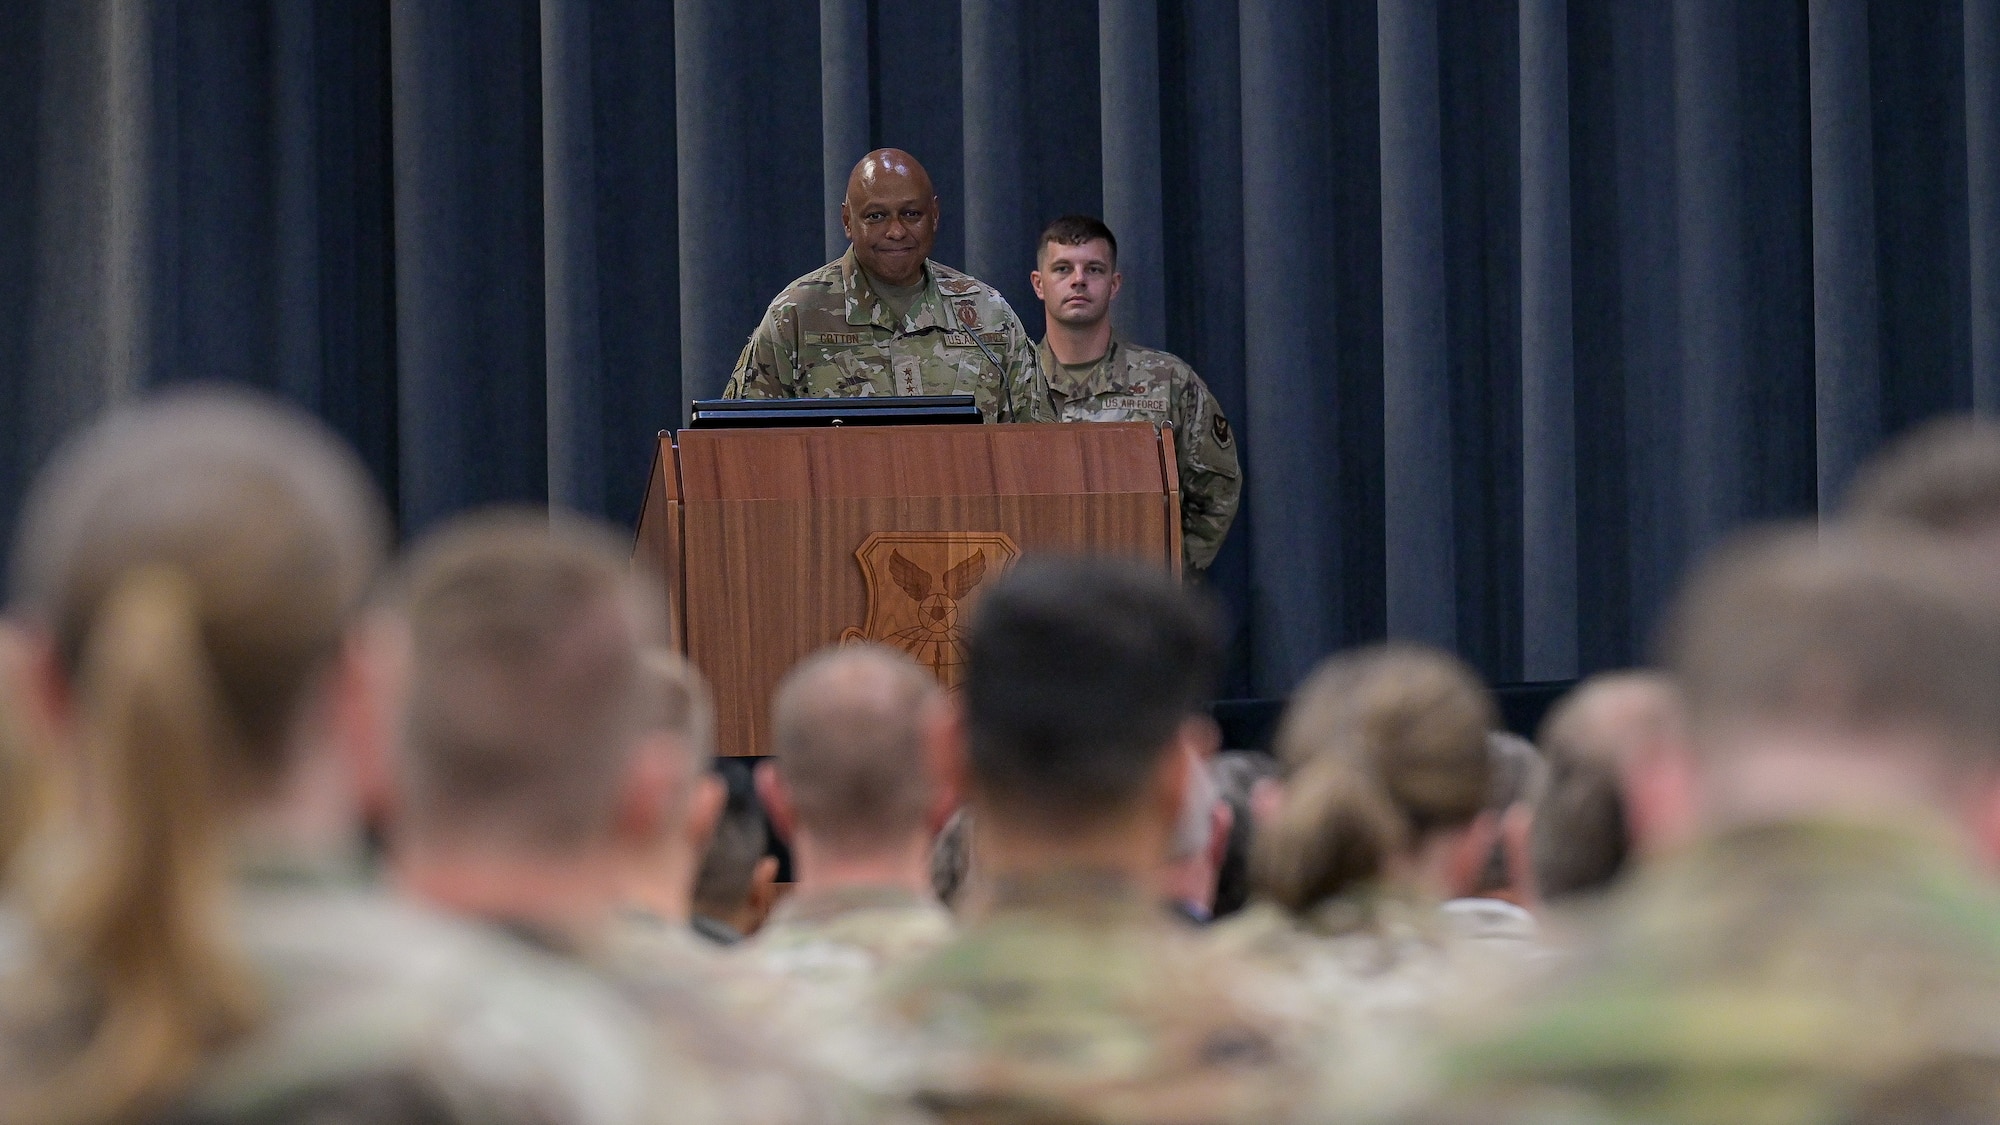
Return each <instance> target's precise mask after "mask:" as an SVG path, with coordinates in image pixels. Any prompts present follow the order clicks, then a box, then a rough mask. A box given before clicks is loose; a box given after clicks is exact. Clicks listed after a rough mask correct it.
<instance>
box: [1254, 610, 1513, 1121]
mask: <svg viewBox="0 0 2000 1125" xmlns="http://www.w3.org/2000/svg"><path fill="white" fill-rule="evenodd" d="M1498 721H1499V713H1498V710H1497V709H1496V708H1495V706H1494V703H1493V700H1492V697H1491V696H1490V695H1489V694H1488V692H1487V691H1486V688H1485V686H1484V685H1482V684H1481V683H1480V681H1479V679H1478V677H1477V676H1476V675H1474V674H1473V672H1472V671H1471V669H1469V668H1467V667H1466V666H1465V665H1464V664H1463V663H1462V662H1460V661H1459V660H1458V659H1456V658H1455V657H1452V656H1450V655H1448V654H1446V653H1443V652H1439V651H1436V650H1432V649H1428V648H1422V647H1419V646H1415V645H1393V646H1377V647H1371V648H1365V649H1359V650H1356V651H1353V652H1348V653H1343V654H1341V655H1338V656H1334V657H1332V658H1330V659H1328V660H1327V661H1326V662H1325V663H1323V664H1322V665H1321V666H1320V667H1319V668H1318V669H1317V670H1315V671H1314V672H1313V673H1312V675H1311V676H1309V677H1308V678H1307V679H1306V682H1305V683H1304V684H1303V685H1302V686H1301V687H1300V688H1299V690H1298V693H1297V694H1296V695H1295V696H1294V697H1293V700H1292V702H1291V704H1290V706H1289V707H1288V708H1287V711H1286V714H1285V717H1284V720H1283V721H1282V723H1281V725H1280V727H1279V730H1278V735H1277V745H1276V751H1277V756H1278V760H1279V763H1280V767H1281V769H1282V770H1283V780H1282V784H1281V788H1280V789H1279V791H1278V807H1276V808H1275V809H1272V810H1270V812H1269V814H1268V815H1266V816H1263V817H1260V818H1259V822H1258V825H1257V837H1256V841H1255V843H1254V845H1253V849H1252V856H1251V882H1252V889H1253V893H1254V894H1255V896H1256V899H1257V901H1255V902H1254V903H1253V905H1252V906H1251V907H1249V908H1248V909H1246V910H1245V911H1243V912H1242V913H1241V914H1238V915H1236V916H1235V917H1234V918H1231V919H1230V920H1229V921H1227V922H1225V923H1222V924H1221V925H1219V926H1218V927H1217V929H1216V931H1215V940H1216V942H1217V945H1218V947H1219V948H1221V949H1222V950H1224V951H1226V952H1228V953H1230V954H1231V955H1235V956H1240V957H1243V958H1245V959H1247V960H1249V961H1250V962H1252V963H1254V964H1256V965H1258V966H1260V967H1262V968H1264V969H1265V970H1267V972H1268V973H1269V974H1270V979H1271V980H1273V981H1275V982H1276V985H1277V987H1278V989H1279V991H1280V993H1281V994H1282V996H1283V997H1284V998H1285V999H1286V1000H1287V1001H1288V1002H1289V1003H1291V1004H1294V1005H1296V1006H1297V1008H1298V1012H1297V1015H1298V1018H1299V1019H1301V1020H1302V1021H1305V1022H1306V1023H1307V1024H1308V1026H1310V1027H1311V1028H1312V1029H1313V1031H1314V1033H1315V1034H1316V1035H1317V1036H1319V1037H1321V1038H1320V1039H1319V1040H1318V1041H1319V1042H1321V1043H1322V1044H1323V1045H1322V1048H1321V1049H1322V1051H1323V1052H1324V1053H1325V1054H1326V1055H1327V1057H1328V1058H1330V1059H1332V1060H1334V1062H1335V1064H1336V1065H1337V1066H1340V1067H1343V1068H1345V1069H1346V1071H1347V1073H1348V1074H1349V1075H1350V1077H1351V1079H1352V1082H1351V1086H1352V1088H1353V1090H1354V1092H1355V1094H1356V1096H1357V1097H1362V1098H1365V1099H1366V1100H1367V1102H1368V1104H1369V1106H1370V1107H1371V1108H1376V1109H1379V1108H1382V1107H1386V1106H1393V1105H1394V1104H1396V1103H1397V1101H1398V1100H1399V1099H1401V1098H1404V1097H1407V1096H1409V1095H1410V1094H1412V1093H1413V1092H1414V1091H1415V1090H1416V1089H1417V1088H1418V1087H1419V1085H1420V1081H1421V1079H1420V1074H1421V1071H1420V1070H1419V1069H1416V1068H1417V1067H1418V1066H1419V1065H1420V1064H1421V1063H1422V1062H1423V1061H1424V1060H1423V1059H1422V1057H1421V1056H1420V1054H1419V1049H1420V1048H1421V1047H1423V1046H1424V1045H1425V1044H1426V1043H1427V1041H1428V1040H1429V1038H1430V1037H1432V1036H1433V1035H1435V1034H1436V1033H1437V1032H1439V1031H1440V1030H1441V1029H1443V1028H1445V1027H1448V1026H1451V1025H1452V1024H1453V1023H1454V1022H1455V1021H1456V1020H1458V1019H1460V1018H1463V1017H1467V1016H1469V1015H1476V1014H1477V1013H1478V1010H1479V1009H1481V1008H1483V1007H1485V1006H1487V1005H1489V1004H1490V1003H1492V1002H1494V1000H1495V999H1496V998H1497V997H1499V996H1502V995H1504V994H1506V993H1507V992H1509V991H1511V990H1512V989H1513V988H1514V987H1515V986H1517V985H1518V984H1519V983H1521V982H1523V981H1525V980H1526V979H1527V978H1528V976H1529V974H1530V971H1531V966H1532V965H1533V963H1534V962H1535V960H1536V959H1537V958H1538V955H1539V946H1538V944H1537V942H1536V939H1535V928H1534V924H1533V920H1532V919H1531V918H1529V917H1528V916H1527V915H1526V914H1525V912H1522V911H1520V910H1519V909H1518V908H1514V907H1511V905H1510V904H1507V903H1502V902H1498V901H1497V900H1474V901H1476V902H1478V903H1480V904H1482V905H1485V904H1490V906H1489V908H1487V909H1456V910H1454V909H1447V908H1446V904H1447V903H1449V902H1452V901H1454V900H1468V899H1469V898H1470V896H1475V895H1476V894H1477V893H1478V891H1479V889H1480V887H1481V883H1482V879H1483V877H1484V875H1485V872H1486V868H1487V861H1488V858H1489V857H1490V856H1491V854H1492V852H1493V850H1494V847H1495V845H1496V843H1497V841H1498V839H1499V820H1500V814H1499V813H1497V812H1495V811H1494V810H1492V809H1491V808H1489V797H1490V794H1491V793H1492V792H1493V774H1494V762H1493V756H1492V753H1491V751H1490V750H1489V746H1488V738H1489V735H1490V734H1491V733H1492V731H1493V729H1494V727H1495V726H1496V725H1497V723H1498ZM1500 908H1506V909H1505V910H1502V909H1500Z"/></svg>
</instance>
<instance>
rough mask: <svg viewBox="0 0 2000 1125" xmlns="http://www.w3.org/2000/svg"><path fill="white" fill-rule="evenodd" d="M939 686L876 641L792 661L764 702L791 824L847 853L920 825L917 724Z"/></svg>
mask: <svg viewBox="0 0 2000 1125" xmlns="http://www.w3.org/2000/svg"><path fill="white" fill-rule="evenodd" d="M942 690H943V689H942V688H940V687H939V686H938V682H937V677H935V676H933V675H931V674H930V673H929V672H927V671H925V670H924V669H923V668H922V667H921V666H919V665H918V664H917V662H916V661H914V660H912V659H910V658H909V657H908V656H907V655H905V654H903V653H901V652H898V651H897V650H895V649H892V648H886V647H884V646H881V645H844V646H840V647H837V648H830V649H823V650H821V651H819V652H816V653H814V654H813V655H811V656H808V657H806V658H805V659H804V660H803V661H800V662H799V664H798V666H797V667H795V668H793V669H792V671H791V672H790V674H788V675H787V676H786V677H785V679H784V682H783V683H781V684H779V685H778V694H777V697H776V699H775V701H774V702H773V704H772V707H771V712H772V719H771V731H772V733H771V756H772V758H773V759H774V760H775V761H776V762H777V767H778V773H779V775H780V776H782V777H783V778H784V780H785V788H786V789H787V790H788V791H789V792H790V793H791V797H792V803H793V805H794V807H795V808H796V810H797V813H798V818H799V824H800V826H801V827H802V828H804V829H805V830H806V831H808V832H810V833H811V834H812V835H813V837H814V839H816V840H818V841H820V842H822V843H823V844H825V845H826V846H828V847H832V848H835V849H837V850H842V851H848V852H856V853H865V852H868V851H871V850H873V849H876V848H880V847H883V846H886V845H897V844H900V843H901V842H902V841H904V840H906V839H908V838H909V837H911V836H913V835H916V834H919V833H921V832H923V830H924V827H925V826H924V816H925V813H926V812H928V811H929V808H930V802H931V794H932V788H931V785H930V779H929V774H928V772H927V771H926V770H925V769H924V763H923V754H922V747H921V746H920V745H919V742H920V740H921V732H920V731H919V729H918V728H919V722H920V720H921V718H922V715H923V711H924V708H925V706H926V705H927V704H929V703H930V702H931V701H932V700H934V699H936V698H937V697H938V696H939V695H940V694H941V693H942Z"/></svg>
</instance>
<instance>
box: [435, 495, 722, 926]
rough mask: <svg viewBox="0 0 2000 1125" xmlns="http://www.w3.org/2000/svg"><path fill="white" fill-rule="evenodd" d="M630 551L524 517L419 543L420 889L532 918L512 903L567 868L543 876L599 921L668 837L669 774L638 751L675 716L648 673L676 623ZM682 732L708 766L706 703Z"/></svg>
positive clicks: (570, 524)
mask: <svg viewBox="0 0 2000 1125" xmlns="http://www.w3.org/2000/svg"><path fill="white" fill-rule="evenodd" d="M626 553H627V552H626V550H625V547H624V544H623V543H622V542H621V541H620V540H619V539H618V538H617V537H616V536H615V535H614V534H613V533H611V532H610V531H609V530H607V529H604V528H601V527H599V526H597V525H595V524H592V523H588V522H585V521H583V520H581V519H579V518H574V517H568V516H563V515H559V514H550V513H544V512H540V511H520V510H498V511H489V512H484V513H478V514H474V515H471V516H467V517H463V518H461V519H459V520H456V521H454V522H452V523H450V524H447V525H446V526H444V527H443V528H441V529H439V530H438V531H436V532H434V533H432V534H430V535H428V536H426V537H425V538H424V539H423V540H422V541H420V542H419V543H418V544H417V545H416V546H415V548H414V549H413V550H412V552H411V554H410V557H409V559H408V560H407V562H406V563H405V565H404V567H403V568H402V571H401V573H400V575H399V576H398V581H397V583H396V588H395V594H396V597H397V601H398V603H399V605H400V608H401V610H402V612H403V613H404V614H405V616H406V618H407V620H408V623H409V629H410V635H411V641H412V645H411V647H412V652H413V656H414V664H413V676H412V683H411V689H410V698H409V704H408V708H407V717H406V724H405V745H404V747H403V753H402V755H401V761H400V763H399V767H400V768H399V780H400V789H401V792H400V809H399V816H398V824H397V826H396V846H397V852H398V862H399V865H400V868H401V873H402V874H403V876H404V878H405V879H406V880H407V881H408V883H409V885H410V886H412V887H413V888H414V889H415V890H417V892H418V893H419V894H421V895H423V896H425V897H427V898H430V899H431V900H433V901H435V902H437V903H439V904H440V905H444V906H447V907H449V908H453V909H457V910H460V911H462V912H465V913H469V914H473V915H478V916H483V915H487V914H492V913H504V914H508V915H531V914H534V913H537V908H535V907H533V906H531V905H530V904H526V903H523V902H520V901H514V894H515V892H521V893H524V894H525V893H527V891H526V888H529V887H530V886H532V885H533V884H534V883H535V882H536V880H535V879H530V878H527V877H525V872H526V871H528V870H531V869H534V868H548V867H558V866H569V867H574V868H577V869H578V871H577V873H576V874H575V875H573V876H571V877H566V878H562V879H555V878H540V880H539V881H540V883H541V884H542V885H543V887H544V890H545V891H546V892H549V893H553V892H554V891H555V890H556V889H558V888H559V889H560V890H562V891H563V892H565V893H567V894H569V895H571V896H574V901H572V902H570V903H569V904H567V906H566V907H565V908H564V909H566V910H573V911H577V912H580V913H589V912H591V911H590V909H587V908H586V907H585V900H586V899H595V898H599V897H603V896H606V895H609V896H610V897H614V898H615V892H612V891H608V890H607V889H606V884H607V880H608V881H610V882H611V883H613V884H615V882H616V879H615V878H614V877H613V876H611V875H610V870H611V869H613V868H616V867H617V866H618V865H619V864H620V863H622V861H623V856H624V855H625V853H628V852H629V851H630V850H632V848H633V847H635V846H637V845H639V844H642V843H646V842H651V841H653V840H656V839H657V838H658V835H659V834H660V833H661V832H662V831H664V830H665V819H666V818H665V810H666V808H667V801H666V798H665V793H664V790H665V789H666V788H667V777H666V776H665V772H664V771H663V770H662V769H661V768H660V767H661V763H660V761H659V760H658V755H657V754H647V753H644V752H643V751H644V748H645V747H646V745H647V743H646V737H645V736H646V735H647V733H648V732H649V730H651V731H657V730H658V729H659V728H660V727H661V726H663V725H664V724H663V715H664V712H665V711H666V709H667V706H666V702H665V699H664V698H663V696H664V694H665V693H664V692H663V690H662V689H663V684H662V682H661V680H660V679H659V677H658V676H657V675H649V673H648V667H647V663H648V653H649V652H650V651H651V650H653V649H656V648H658V647H659V646H660V644H661V643H662V640H663V638H664V636H665V631H666V629H665V613H664V610H663V608H662V606H661V605H660V603H659V600H658V599H657V598H656V597H655V596H653V594H652V593H651V591H650V590H649V589H647V588H646V587H645V586H644V585H642V584H641V583H640V582H639V581H638V579H637V578H636V577H635V576H634V574H633V572H632V569H631V566H630V564H629V562H628V561H627V559H626V557H625V556H626ZM681 725H682V726H684V727H686V728H687V729H688V731H689V732H690V734H691V736H692V739H693V741H689V740H687V739H682V740H679V741H680V742H681V743H682V744H683V746H684V749H685V755H686V757H687V758H689V759H691V758H696V757H700V756H702V755H704V754H705V752H706V747H705V745H702V743H705V741H706V738H707V736H706V734H705V732H704V729H703V727H704V723H703V721H702V720H701V719H699V717H698V709H696V710H693V711H690V712H689V713H688V721H684V722H683V723H682V724H681ZM661 745H665V744H664V743H661ZM683 764H684V765H685V764H686V763H685V761H684V762H683ZM508 865H514V867H513V871H512V874H511V875H510V874H509V871H508ZM586 871H587V872H588V873H589V875H590V877H586V876H585V874H584V872H586ZM606 905H608V903H599V902H596V901H592V902H590V903H589V908H596V907H599V906H606ZM552 909H553V908H552ZM524 920H525V919H524Z"/></svg>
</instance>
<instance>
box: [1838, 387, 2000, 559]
mask: <svg viewBox="0 0 2000 1125" xmlns="http://www.w3.org/2000/svg"><path fill="white" fill-rule="evenodd" d="M1845 515H1846V516H1847V517H1848V518H1849V519H1851V520H1855V521H1859V522H1862V523H1883V522H1887V523H1896V524H1903V525H1906V526H1908V527H1911V528H1915V529H1917V530H1921V531H1928V532H1933V533H1936V534H1939V535H1945V536H1950V537H1952V538H1954V539H1958V540H1961V541H1964V540H1970V541H1973V542H1974V543H1976V544H1977V545H1979V546H1981V547H1983V548H1985V549H1986V550H1989V551H1990V550H1992V549H1993V548H1995V547H1996V546H2000V424H1996V423H1994V422H1992V421H1990V420H1988V419H1985V418H1973V417H1964V416H1960V417H1949V418H1941V419H1937V420H1935V421H1932V422H1928V423H1926V424H1924V425H1922V426H1918V427H1917V428H1915V429H1913V430H1911V431H1910V432H1909V433H1907V434H1905V435H1903V436H1902V437H1900V438H1898V439H1897V440H1896V441H1894V442H1892V443H1890V444H1889V446H1888V447H1887V448H1885V449H1883V450H1882V452H1880V453H1878V454H1876V455H1875V456H1874V457H1872V458H1870V459H1869V460H1868V462H1867V463H1866V464H1864V465H1863V466H1862V467H1861V469H1860V471H1859V472H1857V473H1856V474H1855V477H1854V484H1853V487H1852V488H1850V489H1849V490H1848V493H1847V499H1846V505H1845Z"/></svg>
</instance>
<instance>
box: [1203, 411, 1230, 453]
mask: <svg viewBox="0 0 2000 1125" xmlns="http://www.w3.org/2000/svg"><path fill="white" fill-rule="evenodd" d="M1208 431H1209V433H1211V434H1214V435H1215V444H1217V445H1219V446H1221V447H1223V448H1224V449H1227V448H1229V444H1230V443H1231V442H1233V441H1235V440H1236V439H1235V438H1234V437H1233V436H1232V435H1231V434H1230V432H1229V419H1227V418H1224V417H1223V416H1222V412H1221V411H1220V410H1218V411H1216V412H1215V421H1214V422H1212V423H1210V424H1209V427H1208Z"/></svg>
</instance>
